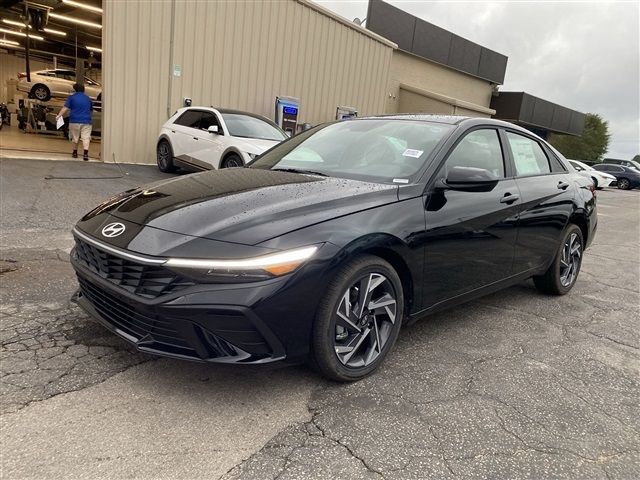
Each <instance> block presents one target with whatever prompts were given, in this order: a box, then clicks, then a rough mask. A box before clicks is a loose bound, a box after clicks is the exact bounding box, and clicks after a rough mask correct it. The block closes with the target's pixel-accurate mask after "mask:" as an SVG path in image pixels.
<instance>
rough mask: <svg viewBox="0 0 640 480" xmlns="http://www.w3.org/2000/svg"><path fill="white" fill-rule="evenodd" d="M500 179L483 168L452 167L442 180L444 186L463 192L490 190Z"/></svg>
mask: <svg viewBox="0 0 640 480" xmlns="http://www.w3.org/2000/svg"><path fill="white" fill-rule="evenodd" d="M499 180H500V179H499V178H498V177H497V176H496V175H494V174H493V173H491V172H490V171H489V170H485V169H484V168H475V167H453V168H452V169H451V170H449V173H448V174H447V178H446V179H445V181H444V187H445V188H448V189H451V190H460V191H463V192H490V191H491V190H493V188H494V187H495V186H496V185H497V184H498V181H499Z"/></svg>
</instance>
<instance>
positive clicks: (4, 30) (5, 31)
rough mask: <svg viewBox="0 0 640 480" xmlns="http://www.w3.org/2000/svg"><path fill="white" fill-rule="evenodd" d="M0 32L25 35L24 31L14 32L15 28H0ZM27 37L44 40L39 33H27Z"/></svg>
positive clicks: (19, 35)
mask: <svg viewBox="0 0 640 480" xmlns="http://www.w3.org/2000/svg"><path fill="white" fill-rule="evenodd" d="M0 32H2V33H8V34H10V35H17V36H18V37H26V36H27V34H26V33H22V32H16V31H15V30H8V29H6V28H0ZM29 38H33V39H34V40H44V38H42V37H41V36H40V35H29Z"/></svg>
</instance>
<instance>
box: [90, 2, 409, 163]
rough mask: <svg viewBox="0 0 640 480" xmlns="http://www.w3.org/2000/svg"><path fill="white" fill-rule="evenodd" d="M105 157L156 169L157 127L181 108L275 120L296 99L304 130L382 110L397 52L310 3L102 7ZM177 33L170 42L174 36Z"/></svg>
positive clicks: (111, 4)
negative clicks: (340, 111)
mask: <svg viewBox="0 0 640 480" xmlns="http://www.w3.org/2000/svg"><path fill="white" fill-rule="evenodd" d="M104 9H105V11H104V17H103V23H104V25H103V28H104V39H103V84H104V93H103V101H104V123H103V129H102V131H103V156H104V158H105V161H110V160H111V158H112V155H113V154H115V158H116V160H117V161H121V162H134V163H153V162H155V144H156V139H157V134H158V131H159V129H160V126H161V125H162V123H164V122H165V121H166V119H167V117H168V115H169V114H171V113H173V112H174V111H175V110H176V109H177V108H179V107H180V106H182V99H183V98H184V97H189V98H192V99H193V104H194V105H213V106H219V107H227V108H237V109H241V110H247V111H250V112H255V113H258V114H261V115H264V116H266V117H268V118H272V119H273V116H274V103H275V97H276V96H289V97H297V98H299V99H300V115H299V117H298V121H299V122H300V123H303V122H308V123H311V124H317V123H320V122H325V121H328V120H332V119H334V118H335V113H336V107H338V106H351V107H356V108H357V110H358V113H359V115H361V116H362V115H371V114H377V113H383V112H384V111H385V100H386V98H387V96H388V92H387V89H388V81H389V77H388V75H389V71H390V66H391V61H392V53H393V50H394V49H395V48H396V45H395V44H394V43H392V42H390V41H388V40H386V39H383V38H382V37H379V36H378V35H376V34H374V33H372V32H369V31H367V30H365V29H363V28H361V27H359V26H357V25H355V24H353V23H351V22H349V21H347V20H345V19H342V18H341V17H338V16H337V15H335V14H333V13H331V12H330V11H328V10H326V9H324V8H323V7H320V6H318V5H316V4H313V3H311V2H310V1H308V0H282V1H273V2H271V1H263V0H245V1H242V2H240V1H237V0H229V1H225V0H219V1H216V2H202V1H197V0H182V1H175V2H172V1H163V2H148V1H144V0H129V1H127V2H122V1H120V0H105V2H104ZM172 31H173V36H172V35H171V32H172Z"/></svg>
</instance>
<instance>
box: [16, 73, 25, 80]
mask: <svg viewBox="0 0 640 480" xmlns="http://www.w3.org/2000/svg"><path fill="white" fill-rule="evenodd" d="M21 78H27V74H26V73H18V80H20V79H21Z"/></svg>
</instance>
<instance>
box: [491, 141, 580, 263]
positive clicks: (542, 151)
mask: <svg viewBox="0 0 640 480" xmlns="http://www.w3.org/2000/svg"><path fill="white" fill-rule="evenodd" d="M503 136H504V138H505V142H504V143H505V144H506V145H507V148H508V153H509V157H510V160H511V162H512V169H513V171H514V173H515V177H516V182H517V183H518V188H519V190H520V196H521V201H522V203H521V212H520V219H519V220H518V237H517V241H516V252H515V261H514V273H523V272H526V271H528V270H532V269H537V268H539V267H542V266H546V265H548V263H549V262H551V260H552V259H553V257H554V255H555V252H556V250H557V247H558V245H559V243H560V240H561V237H562V233H563V231H564V229H565V227H566V225H567V223H568V221H569V217H570V216H571V212H572V211H573V207H574V206H573V197H574V194H575V188H577V187H576V185H575V184H574V182H573V179H572V178H571V174H570V173H569V172H568V171H567V170H566V169H565V167H564V166H563V165H562V163H561V162H560V160H559V159H558V158H557V157H556V156H555V155H554V154H553V152H551V151H550V150H549V149H548V148H546V147H545V146H544V145H543V144H542V143H541V142H540V141H539V140H538V139H536V138H535V137H533V136H529V135H527V134H524V133H522V132H520V131H518V132H516V131H511V130H505V131H503Z"/></svg>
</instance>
